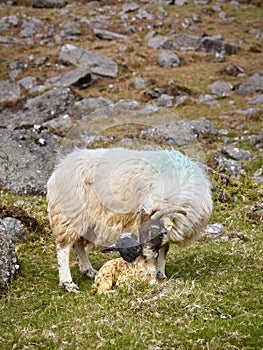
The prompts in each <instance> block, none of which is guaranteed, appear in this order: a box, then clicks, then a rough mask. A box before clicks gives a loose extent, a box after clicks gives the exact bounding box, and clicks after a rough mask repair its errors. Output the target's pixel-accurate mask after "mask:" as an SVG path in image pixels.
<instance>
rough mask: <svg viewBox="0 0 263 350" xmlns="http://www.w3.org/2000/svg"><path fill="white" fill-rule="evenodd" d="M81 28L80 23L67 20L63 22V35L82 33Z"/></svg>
mask: <svg viewBox="0 0 263 350" xmlns="http://www.w3.org/2000/svg"><path fill="white" fill-rule="evenodd" d="M80 34H81V30H80V27H79V25H78V24H76V23H74V22H71V21H67V22H64V23H63V24H62V36H63V35H80Z"/></svg>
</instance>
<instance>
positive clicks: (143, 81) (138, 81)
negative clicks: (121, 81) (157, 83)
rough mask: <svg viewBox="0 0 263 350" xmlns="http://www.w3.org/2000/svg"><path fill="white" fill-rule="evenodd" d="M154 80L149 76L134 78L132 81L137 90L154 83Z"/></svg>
mask: <svg viewBox="0 0 263 350" xmlns="http://www.w3.org/2000/svg"><path fill="white" fill-rule="evenodd" d="M153 82H154V81H153V79H149V78H139V77H138V78H134V79H133V80H132V81H131V83H132V84H133V86H134V88H135V89H136V90H141V89H145V88H146V87H147V86H148V85H150V84H152V83H153Z"/></svg>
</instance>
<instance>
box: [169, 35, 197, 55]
mask: <svg viewBox="0 0 263 350" xmlns="http://www.w3.org/2000/svg"><path fill="white" fill-rule="evenodd" d="M199 40H200V37H199V36H194V35H188V34H184V33H180V34H176V35H175V36H174V40H173V47H174V48H175V49H176V50H180V51H188V50H196V49H197V47H198V44H199Z"/></svg>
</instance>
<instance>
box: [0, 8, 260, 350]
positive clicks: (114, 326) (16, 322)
mask: <svg viewBox="0 0 263 350" xmlns="http://www.w3.org/2000/svg"><path fill="white" fill-rule="evenodd" d="M19 4H22V2H20V3H19ZM92 6H93V5H92V4H90V3H88V4H87V5H86V6H83V7H81V6H80V7H79V8H74V9H75V11H76V12H77V13H79V15H82V16H83V15H87V14H88V11H87V8H90V9H91V8H92ZM191 6H192V5H191V2H190V5H189V6H188V7H187V9H186V10H187V13H197V14H200V16H201V18H202V23H201V24H199V25H198V26H199V28H200V29H199V31H198V32H197V33H194V34H196V35H199V34H202V33H204V32H206V34H209V35H212V34H218V33H221V34H223V36H224V39H225V40H226V41H230V42H231V41H232V42H234V43H238V42H239V40H240V39H241V38H242V39H243V44H242V45H241V51H240V52H239V53H238V55H236V56H231V57H226V63H234V64H237V65H240V66H242V67H244V68H245V70H246V72H247V74H248V75H250V74H253V73H254V72H255V71H258V70H260V69H262V53H255V52H254V51H255V50H254V51H253V47H255V46H256V47H257V48H258V49H259V50H261V51H262V46H261V44H260V43H259V42H258V41H257V40H256V39H255V34H250V33H248V30H247V25H246V23H245V22H244V21H246V20H252V21H253V25H254V26H255V27H257V28H259V27H260V17H261V14H262V10H261V9H260V8H258V7H253V6H250V5H249V6H247V5H242V6H240V10H238V11H237V12H235V11H233V8H232V7H231V6H230V5H223V8H224V11H226V13H227V16H228V17H231V16H235V17H236V18H237V21H236V22H234V23H224V25H223V26H222V22H221V21H220V20H219V19H218V16H217V13H214V12H213V11H211V6H208V7H200V8H198V7H194V8H191ZM23 10H25V9H23ZM166 10H167V11H169V15H170V16H172V17H174V18H175V21H174V27H173V28H172V27H171V26H170V25H169V24H166V25H165V26H164V27H163V28H161V29H160V32H161V34H168V33H169V32H170V30H172V29H175V30H176V31H177V32H179V31H182V28H181V27H180V23H181V22H182V21H183V19H184V18H185V16H186V15H185V8H184V7H173V6H167V7H166ZM1 11H3V15H12V14H15V13H16V12H17V9H16V8H15V7H11V8H5V9H1ZM25 11H26V12H27V13H28V14H30V15H32V16H33V17H37V18H38V17H39V18H41V16H42V15H43V14H44V15H45V16H47V18H49V21H50V23H53V24H55V25H57V24H58V23H59V22H60V21H61V18H60V15H59V13H60V11H59V10H36V9H31V8H26V10H25ZM66 19H67V18H64V20H66ZM81 25H82V30H83V36H82V37H81V38H80V39H81V41H80V43H77V45H78V46H81V47H84V48H86V49H89V50H93V49H94V50H95V49H96V50H99V51H100V52H101V53H104V54H106V55H108V56H110V57H112V58H114V59H115V60H116V61H117V62H118V63H126V64H127V66H128V68H129V69H128V71H127V70H125V69H124V68H121V67H120V76H119V78H118V79H117V80H115V81H112V80H110V79H109V80H107V79H103V80H101V81H99V82H98V83H97V84H96V85H94V86H93V87H91V88H89V89H86V90H83V91H81V92H79V93H80V94H81V95H82V96H83V97H88V96H93V97H97V96H103V97H107V98H112V99H113V100H115V101H118V100H119V99H120V98H134V99H137V100H139V99H140V98H142V92H138V91H135V90H134V89H133V88H132V87H131V84H130V82H131V80H132V79H133V78H134V75H133V72H137V73H138V75H139V76H143V77H150V78H154V79H155V80H156V81H157V86H160V85H163V84H164V83H165V84H167V83H168V81H169V79H171V78H172V79H176V81H177V82H178V83H179V84H180V85H183V86H187V87H189V88H190V89H192V91H193V96H194V97H198V96H199V95H200V94H201V93H204V92H209V89H208V88H207V87H208V85H209V84H210V83H212V82H213V81H216V80H218V79H222V80H227V81H230V82H231V81H233V82H235V83H236V82H237V81H243V80H245V79H246V77H244V78H232V77H229V76H225V75H223V76H221V75H219V74H218V70H219V69H220V68H222V65H220V64H215V63H212V62H211V59H212V55H206V54H203V53H179V55H180V56H182V57H183V58H184V59H185V62H186V63H185V65H184V66H182V67H180V68H179V69H178V68H173V69H160V67H158V66H157V65H156V59H157V57H158V52H157V51H156V52H154V51H152V50H149V49H148V48H147V45H146V42H145V40H144V38H143V36H144V35H145V34H146V32H144V31H142V33H141V32H138V31H137V32H136V33H135V34H134V35H133V36H132V39H131V40H129V42H128V44H127V49H126V51H122V50H121V49H120V48H121V47H122V46H123V45H124V44H123V43H120V44H119V43H116V44H113V43H108V42H102V43H98V42H96V41H93V40H91V39H90V36H91V33H90V31H89V29H88V28H87V26H84V24H81ZM118 28H119V26H118V22H117V18H116V28H114V25H113V26H112V28H109V29H112V30H114V29H116V30H117V29H118ZM13 30H14V32H13V33H10V34H9V35H14V36H16V35H17V34H18V29H13ZM56 30H57V31H58V30H59V29H58V27H56ZM189 33H190V34H193V33H192V32H190V31H189ZM3 35H4V34H3ZM112 45H116V47H112ZM125 45H126V44H125ZM1 50H2V51H1V55H2V60H6V62H8V63H9V62H12V61H13V60H14V58H13V57H16V60H26V61H27V58H28V56H29V54H30V53H32V48H29V47H13V49H12V50H10V49H5V48H2V49H1ZM14 50H15V51H14ZM58 52H59V47H54V48H47V47H45V46H39V47H37V48H33V53H34V54H35V55H36V57H40V56H42V55H46V56H48V58H49V63H51V68H50V67H46V66H43V67H41V69H39V68H35V67H34V66H33V65H29V68H28V69H27V70H26V71H25V73H24V72H22V73H21V76H20V77H21V78H22V77H23V74H25V75H31V74H32V75H34V76H39V78H40V80H41V79H42V80H43V81H44V80H45V79H46V78H47V77H49V76H50V75H56V74H59V73H61V72H60V71H56V65H55V63H56V59H57V54H58ZM146 65H147V70H145V66H146ZM223 65H224V64H223ZM0 75H1V79H6V78H7V77H8V71H4V70H3V71H1V73H0ZM20 77H19V78H20ZM109 83H114V86H115V89H116V90H115V92H114V93H113V92H112V91H111V90H110V89H108V84H109ZM231 100H232V101H234V103H235V104H234V108H233V105H230V104H229V103H228V102H229V99H225V100H220V101H219V102H220V104H221V107H220V108H218V107H208V106H206V105H199V104H196V103H190V104H187V105H185V106H180V107H178V108H172V109H170V110H169V112H168V113H167V115H166V116H164V120H169V119H171V118H172V119H173V118H182V119H185V118H186V119H187V118H188V119H193V118H198V117H201V116H204V117H207V118H208V119H209V120H211V121H213V123H215V125H216V126H217V127H223V128H225V129H228V130H230V127H231V125H232V124H233V123H237V122H238V123H239V124H238V128H235V129H233V130H232V131H231V134H230V135H229V136H230V138H231V139H232V140H233V141H234V138H235V137H237V136H242V134H243V130H248V132H249V133H258V132H259V129H260V125H261V124H260V123H262V119H261V117H260V116H256V117H254V118H248V117H244V116H241V115H239V114H237V113H234V114H233V113H232V111H233V109H235V108H247V104H246V99H245V98H240V97H239V96H238V95H237V94H234V95H233V96H231ZM225 114H227V115H229V118H223V119H220V118H218V116H219V115H225ZM115 118H116V119H115V120H113V122H123V121H129V116H128V117H125V116H120V117H119V119H118V118H117V117H115ZM125 118H126V119H125ZM133 121H134V122H137V121H138V122H143V123H148V124H151V123H153V124H156V123H157V120H140V119H138V120H137V119H136V116H135V119H133ZM114 132H115V133H116V132H118V133H120V134H122V133H123V134H125V130H122V128H121V127H120V128H119V130H117V129H116V128H115V131H114ZM218 145H219V143H218V140H217V141H216V143H213V142H211V143H210V144H208V145H207V147H205V148H204V149H205V150H206V152H205V156H206V159H207V160H210V159H211V158H212V154H213V153H214V151H215V149H216V147H217V146H218ZM238 145H240V146H242V147H243V148H247V149H250V150H251V146H250V145H249V144H245V143H244V142H241V141H240V144H238ZM210 153H211V154H210ZM253 154H254V155H255V156H260V154H258V153H257V152H256V151H255V150H253ZM259 166H260V163H259V160H258V159H257V158H256V159H255V160H253V161H251V162H250V164H249V165H248V167H247V169H248V172H249V175H252V174H253V172H254V171H255V170H256V169H257V168H258V167H259ZM221 186H223V185H222V184H221ZM234 187H235V186H233V188H226V190H227V191H228V192H229V193H230V194H231V193H232V195H231V198H230V200H229V202H228V203H224V204H222V203H219V202H217V201H215V210H214V215H213V217H212V219H211V222H222V223H224V224H225V229H224V233H223V237H221V238H219V239H217V240H206V241H201V242H199V243H198V244H197V245H195V246H194V247H192V248H188V249H186V250H177V249H176V247H172V249H171V251H170V253H169V258H168V264H167V274H168V280H166V281H163V282H162V281H161V282H159V283H158V284H157V285H156V286H154V287H149V286H145V285H143V284H140V285H137V286H136V287H134V288H128V287H127V288H124V289H118V290H116V291H115V292H114V293H112V294H109V295H107V296H106V297H104V296H90V295H89V293H88V291H89V289H90V287H91V281H89V280H86V278H84V277H82V276H81V275H80V274H79V272H78V268H77V266H76V265H75V264H72V272H73V278H74V280H75V282H76V283H78V285H79V287H80V289H81V291H82V292H81V293H80V294H78V295H75V294H74V295H72V294H68V293H65V292H64V291H63V290H61V289H60V288H59V287H58V273H57V269H56V256H55V245H54V241H53V239H52V237H51V234H50V230H49V228H48V225H47V223H46V203H45V200H44V199H43V198H38V197H34V198H23V200H24V201H25V203H24V205H23V208H24V209H26V210H27V212H28V213H29V214H30V215H34V216H35V217H36V218H37V219H38V221H39V222H40V223H42V225H43V226H44V228H45V234H42V235H41V236H40V235H39V233H38V232H35V233H34V234H32V237H31V238H32V239H31V241H30V242H26V243H21V244H19V245H18V246H17V255H18V258H19V262H20V265H21V272H20V274H19V275H18V277H17V279H16V280H15V281H14V282H13V283H12V284H11V285H10V287H9V288H8V289H7V290H6V291H4V293H3V295H2V297H1V299H0V309H1V317H0V348H3V349H7V350H8V349H42V348H43V349H72V348H74V349H116V348H117V349H187V350H188V349H214V350H216V349H262V348H263V337H262V294H263V284H262V278H261V273H262V271H261V269H262V231H263V224H262V222H259V220H257V219H253V218H252V217H251V209H250V208H251V205H252V204H254V203H255V202H258V201H259V200H260V198H261V199H262V189H260V188H255V187H254V185H251V184H250V183H248V182H247V181H245V179H243V180H242V181H241V183H240V184H239V187H238V188H234ZM233 193H234V194H233ZM18 199H21V198H20V197H16V196H12V195H10V194H9V193H6V192H1V193H0V201H1V202H3V203H5V204H13V203H15V202H16V201H17V200H18ZM215 199H216V194H215ZM106 259H107V257H105V256H104V255H102V254H95V253H92V254H91V260H92V262H93V264H94V266H95V267H96V268H99V267H100V266H101V265H102V263H103V262H104V261H105V260H106ZM73 261H74V259H73V257H72V262H73Z"/></svg>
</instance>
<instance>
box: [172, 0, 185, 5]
mask: <svg viewBox="0 0 263 350" xmlns="http://www.w3.org/2000/svg"><path fill="white" fill-rule="evenodd" d="M173 4H174V5H177V6H183V5H188V1H187V0H175V1H173Z"/></svg>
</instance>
